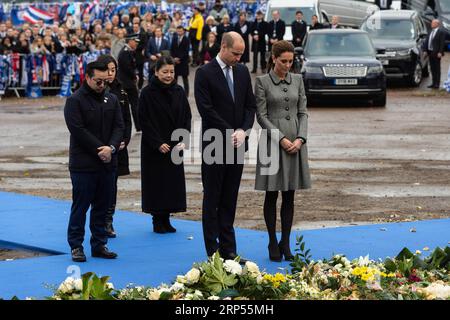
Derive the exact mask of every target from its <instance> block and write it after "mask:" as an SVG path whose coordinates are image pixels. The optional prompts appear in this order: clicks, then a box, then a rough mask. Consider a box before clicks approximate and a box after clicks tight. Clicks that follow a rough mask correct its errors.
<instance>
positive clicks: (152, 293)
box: [147, 289, 161, 300]
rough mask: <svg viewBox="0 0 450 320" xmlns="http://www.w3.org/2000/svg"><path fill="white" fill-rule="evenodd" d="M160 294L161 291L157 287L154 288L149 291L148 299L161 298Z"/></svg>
mask: <svg viewBox="0 0 450 320" xmlns="http://www.w3.org/2000/svg"><path fill="white" fill-rule="evenodd" d="M160 296H161V293H160V292H159V291H158V290H156V289H152V290H149V291H148V292H147V299H149V300H159V297H160Z"/></svg>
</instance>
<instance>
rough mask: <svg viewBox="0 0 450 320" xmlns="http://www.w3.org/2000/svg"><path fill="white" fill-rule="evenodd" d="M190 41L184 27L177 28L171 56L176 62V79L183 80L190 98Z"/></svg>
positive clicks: (185, 90)
mask: <svg viewBox="0 0 450 320" xmlns="http://www.w3.org/2000/svg"><path fill="white" fill-rule="evenodd" d="M189 45H190V43H189V39H188V37H186V30H185V29H184V27H183V26H178V27H177V33H176V35H175V36H174V37H173V39H172V46H171V48H170V54H171V55H172V57H173V58H174V60H175V79H177V81H178V77H179V76H181V77H182V78H183V87H184V92H185V93H186V96H187V97H189Z"/></svg>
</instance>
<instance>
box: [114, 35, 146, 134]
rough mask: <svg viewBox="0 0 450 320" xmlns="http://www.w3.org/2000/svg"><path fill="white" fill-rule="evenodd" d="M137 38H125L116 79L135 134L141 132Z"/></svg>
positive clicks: (134, 36) (131, 36)
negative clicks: (120, 87) (129, 113)
mask: <svg viewBox="0 0 450 320" xmlns="http://www.w3.org/2000/svg"><path fill="white" fill-rule="evenodd" d="M139 41H140V40H139V36H138V35H136V34H131V35H129V36H127V37H126V42H127V43H126V45H125V47H123V49H122V50H121V51H120V53H119V57H118V59H117V60H118V74H117V76H118V78H119V82H120V84H121V85H122V87H123V89H124V90H125V91H126V93H127V95H128V99H129V101H130V105H131V114H132V116H133V121H134V127H135V128H136V131H137V132H140V131H141V126H140V124H139V118H138V101H139V93H138V87H137V84H138V76H137V74H138V73H139V72H138V70H137V65H136V49H137V47H138V43H139Z"/></svg>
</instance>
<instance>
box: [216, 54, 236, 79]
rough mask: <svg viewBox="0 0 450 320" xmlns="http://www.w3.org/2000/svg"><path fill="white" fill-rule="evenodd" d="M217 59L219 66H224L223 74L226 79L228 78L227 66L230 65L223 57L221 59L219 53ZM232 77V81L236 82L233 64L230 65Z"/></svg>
mask: <svg viewBox="0 0 450 320" xmlns="http://www.w3.org/2000/svg"><path fill="white" fill-rule="evenodd" d="M216 60H217V62H218V63H219V66H220V67H221V68H222V72H223V76H224V77H225V79H226V78H227V70H226V68H227V67H228V65H227V64H226V63H225V62H223V61H222V59H220V57H219V55H217V57H216ZM230 77H231V81H232V82H233V83H234V78H233V67H232V66H230Z"/></svg>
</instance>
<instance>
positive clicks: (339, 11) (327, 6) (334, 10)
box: [320, 0, 380, 28]
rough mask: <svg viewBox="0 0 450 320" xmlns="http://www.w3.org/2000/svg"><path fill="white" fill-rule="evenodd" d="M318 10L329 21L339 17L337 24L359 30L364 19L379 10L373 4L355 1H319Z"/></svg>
mask: <svg viewBox="0 0 450 320" xmlns="http://www.w3.org/2000/svg"><path fill="white" fill-rule="evenodd" d="M320 8H321V10H322V12H324V13H325V14H326V15H327V16H328V17H329V18H330V20H331V17H332V16H339V23H340V24H341V25H343V26H346V27H351V28H359V26H360V25H361V23H362V22H363V20H364V19H365V18H367V17H369V16H371V15H372V14H373V13H375V12H377V11H379V10H380V8H379V7H378V6H377V5H375V4H373V3H368V2H366V1H355V0H320Z"/></svg>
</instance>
